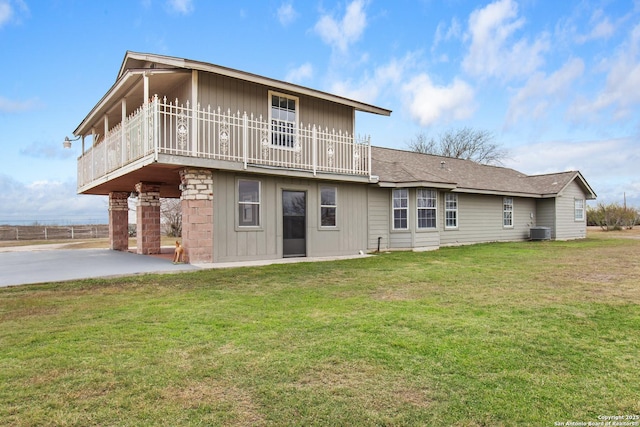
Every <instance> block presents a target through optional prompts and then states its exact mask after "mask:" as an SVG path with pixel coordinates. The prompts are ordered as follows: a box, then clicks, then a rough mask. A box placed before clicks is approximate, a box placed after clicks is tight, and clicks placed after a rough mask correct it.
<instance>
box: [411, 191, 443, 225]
mask: <svg viewBox="0 0 640 427" xmlns="http://www.w3.org/2000/svg"><path fill="white" fill-rule="evenodd" d="M437 200H438V192H437V191H436V190H429V189H426V188H418V189H417V190H416V206H417V209H418V215H417V218H418V228H419V229H424V228H436V227H437V221H436V212H437Z"/></svg>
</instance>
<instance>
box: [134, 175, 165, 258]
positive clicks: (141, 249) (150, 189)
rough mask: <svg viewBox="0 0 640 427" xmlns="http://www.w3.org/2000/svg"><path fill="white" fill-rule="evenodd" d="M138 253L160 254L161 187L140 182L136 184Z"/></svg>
mask: <svg viewBox="0 0 640 427" xmlns="http://www.w3.org/2000/svg"><path fill="white" fill-rule="evenodd" d="M136 191H137V192H138V203H137V204H136V239H137V241H138V243H137V251H136V252H137V253H139V254H142V255H153V254H159V253H160V187H159V186H158V185H155V184H149V183H145V182H139V183H138V184H136Z"/></svg>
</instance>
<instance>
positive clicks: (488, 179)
mask: <svg viewBox="0 0 640 427" xmlns="http://www.w3.org/2000/svg"><path fill="white" fill-rule="evenodd" d="M357 111H360V112H366V113H372V114H379V115H383V116H389V115H390V114H391V111H390V110H387V109H385V108H381V107H377V106H373V105H369V104H366V103H362V102H358V101H354V100H351V99H347V98H343V97H340V96H337V95H333V94H330V93H326V92H322V91H318V90H314V89H310V88H306V87H302V86H299V85H295V84H291V83H286V82H283V81H279V80H274V79H270V78H267V77H262V76H258V75H255V74H251V73H247V72H243V71H238V70H234V69H230V68H225V67H221V66H218V65H214V64H209V63H205V62H199V61H192V60H187V59H181V58H175V57H168V56H162V55H154V54H143V53H135V52H127V53H126V55H125V58H124V61H123V63H122V66H121V68H120V71H119V73H118V76H117V79H116V82H115V84H114V85H113V86H112V87H111V88H110V89H109V91H108V92H107V93H106V94H105V95H104V96H103V98H102V99H101V100H100V101H99V102H98V103H97V104H96V106H95V107H94V108H93V109H92V110H91V111H90V112H89V114H88V115H87V116H86V117H85V119H84V120H83V121H82V123H80V125H79V126H78V127H77V128H76V130H75V131H74V135H76V136H78V137H80V138H81V139H82V154H81V156H80V157H79V159H78V192H79V193H83V194H101V195H108V196H109V226H110V227H109V230H110V241H111V248H112V249H114V250H127V249H128V199H129V197H131V196H132V195H133V196H134V197H136V227H137V233H136V234H137V251H138V253H141V254H154V253H159V252H160V229H161V224H160V198H180V200H181V206H182V222H183V226H182V233H183V235H182V243H183V246H184V247H185V249H186V251H187V256H188V259H189V261H190V262H193V263H204V262H214V263H216V262H229V261H241V260H258V259H274V258H281V257H299V256H329V255H348V254H356V253H358V252H359V251H373V250H377V249H378V248H380V249H396V248H397V249H434V248H438V247H440V246H441V245H448V244H462V243H475V242H479V241H496V240H523V239H527V238H529V233H530V228H531V227H535V226H540V225H544V226H547V227H549V229H550V230H551V232H552V236H551V237H552V238H580V237H584V236H585V233H586V218H585V216H586V215H585V208H586V206H585V200H587V199H592V198H595V193H594V192H593V191H592V190H591V188H590V187H589V185H588V184H587V182H586V180H585V179H584V178H583V177H582V175H581V174H580V173H579V172H571V173H561V174H553V175H546V176H538V177H531V176H526V175H524V174H521V173H519V172H517V171H513V170H511V169H506V168H497V167H493V166H483V165H479V164H476V163H473V162H469V161H465V160H459V159H444V158H440V157H436V156H428V155H420V154H416V153H410V152H406V151H401V150H390V149H384V148H378V147H372V146H371V142H370V139H369V138H368V137H367V138H358V137H356V136H355V114H356V112H357Z"/></svg>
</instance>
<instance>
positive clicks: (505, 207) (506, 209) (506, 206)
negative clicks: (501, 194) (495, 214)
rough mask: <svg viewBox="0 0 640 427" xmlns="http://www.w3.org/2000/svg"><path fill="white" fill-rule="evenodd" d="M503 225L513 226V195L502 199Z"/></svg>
mask: <svg viewBox="0 0 640 427" xmlns="http://www.w3.org/2000/svg"><path fill="white" fill-rule="evenodd" d="M502 226H503V227H507V228H509V227H513V197H505V198H503V199H502Z"/></svg>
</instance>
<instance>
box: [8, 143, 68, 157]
mask: <svg viewBox="0 0 640 427" xmlns="http://www.w3.org/2000/svg"><path fill="white" fill-rule="evenodd" d="M20 154H21V155H23V156H27V157H33V158H36V159H69V158H72V157H74V156H75V155H76V154H75V153H74V152H73V151H72V150H64V149H62V144H61V143H44V142H32V143H31V144H29V145H27V146H26V147H24V148H21V149H20Z"/></svg>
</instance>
